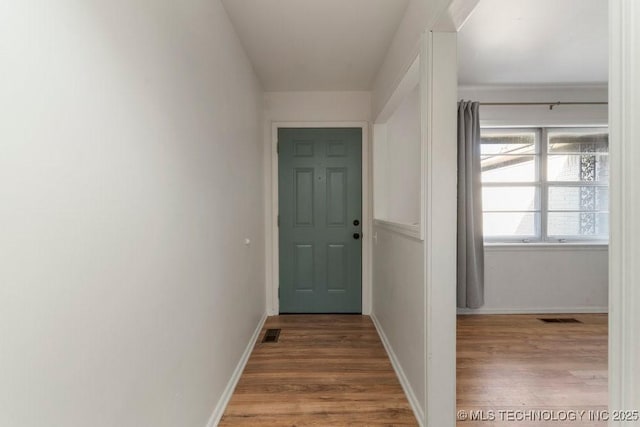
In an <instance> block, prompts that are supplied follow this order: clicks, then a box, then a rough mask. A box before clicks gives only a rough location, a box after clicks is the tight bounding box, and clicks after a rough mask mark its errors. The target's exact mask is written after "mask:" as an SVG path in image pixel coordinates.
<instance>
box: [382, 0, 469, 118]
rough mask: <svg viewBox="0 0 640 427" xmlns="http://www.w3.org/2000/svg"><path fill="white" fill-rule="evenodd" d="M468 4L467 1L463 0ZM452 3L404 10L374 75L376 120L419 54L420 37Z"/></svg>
mask: <svg viewBox="0 0 640 427" xmlns="http://www.w3.org/2000/svg"><path fill="white" fill-rule="evenodd" d="M465 1H467V2H469V1H470V0H465ZM451 3H452V0H410V1H409V4H408V5H407V10H406V11H405V13H404V17H403V18H402V21H401V23H400V25H399V27H398V30H397V31H396V34H395V36H394V38H393V41H392V42H391V45H390V46H389V50H388V51H387V54H386V56H385V59H384V61H383V62H382V65H381V66H380V69H379V70H378V73H377V75H376V78H375V81H374V85H373V92H372V110H373V117H374V118H376V117H377V116H378V114H379V113H380V111H382V108H383V107H384V106H385V104H386V103H387V101H388V100H389V98H390V97H391V95H392V93H393V92H394V91H395V89H396V87H397V86H398V84H399V83H400V81H401V80H402V78H403V77H404V75H405V73H406V72H407V70H408V69H409V67H410V66H411V64H412V63H413V61H414V60H415V58H416V56H417V55H418V52H419V51H420V35H421V34H422V33H423V32H424V31H425V30H426V29H427V28H429V27H430V25H431V24H433V23H434V22H435V20H436V18H437V17H438V16H440V15H441V14H442V13H443V12H444V11H445V10H446V9H447V7H448V6H449V5H450V4H451Z"/></svg>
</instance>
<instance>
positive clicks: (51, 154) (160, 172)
mask: <svg viewBox="0 0 640 427" xmlns="http://www.w3.org/2000/svg"><path fill="white" fill-rule="evenodd" d="M0 52H1V54H0V70H2V72H1V75H2V79H0V93H1V94H2V95H1V96H0V117H2V119H1V120H0V121H1V125H0V230H1V231H0V235H1V237H0V259H1V260H2V261H1V263H0V264H1V266H0V337H1V338H0V342H1V344H0V347H1V350H0V425H2V426H20V427H32V426H33V427H35V426H38V427H40V426H64V427H85V426H95V427H113V426H119V427H147V426H148V427H163V426H166V427H175V426H182V427H204V426H205V425H206V424H207V422H208V420H209V418H210V416H211V413H212V411H213V409H214V407H215V406H216V404H217V403H218V402H219V400H220V398H221V396H222V393H223V390H224V388H225V387H226V385H227V383H228V381H229V379H230V377H231V374H232V372H233V370H234V368H235V367H236V364H237V363H238V360H240V357H241V355H242V353H243V351H244V350H245V347H246V346H247V344H248V342H249V338H250V337H251V336H252V333H253V331H254V329H255V328H256V326H257V325H258V323H259V321H260V320H261V318H262V316H263V314H264V307H265V299H264V236H263V233H264V232H263V223H264V220H263V212H262V206H263V199H262V197H263V196H262V186H261V182H262V137H261V127H262V119H261V113H262V93H261V89H260V86H259V84H258V82H257V79H256V78H255V76H254V73H253V71H252V67H251V64H250V63H249V60H248V59H247V57H246V55H245V54H244V51H243V50H242V48H241V46H240V43H239V41H238V40H237V38H236V35H235V33H234V31H233V29H232V27H231V24H230V23H229V21H228V19H227V16H226V14H225V11H224V9H223V8H222V6H221V5H220V4H219V2H218V1H217V0H213V1H211V0H208V1H202V0H190V1H187V2H172V1H165V0H161V1H136V2H130V1H125V0H109V1H107V0H58V1H55V2H41V1H35V0H22V1H17V2H3V3H2V5H1V6H0ZM245 238H249V239H251V243H250V246H245V242H244V239H245Z"/></svg>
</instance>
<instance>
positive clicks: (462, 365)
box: [457, 314, 608, 427]
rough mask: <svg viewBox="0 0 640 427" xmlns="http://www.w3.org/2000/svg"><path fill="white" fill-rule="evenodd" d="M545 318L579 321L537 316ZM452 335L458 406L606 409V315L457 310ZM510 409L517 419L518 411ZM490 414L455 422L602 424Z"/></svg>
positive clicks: (482, 426)
mask: <svg viewBox="0 0 640 427" xmlns="http://www.w3.org/2000/svg"><path fill="white" fill-rule="evenodd" d="M544 317H572V318H576V319H578V320H580V321H582V323H557V324H554V323H543V322H541V321H539V320H537V319H538V318H544ZM457 341H458V350H457V360H458V365H457V376H458V380H457V404H458V410H467V411H469V410H477V409H481V410H485V411H489V410H493V411H496V410H508V411H516V410H517V411H523V410H524V411H528V410H530V409H545V410H547V409H548V410H555V411H560V410H572V409H575V410H587V411H589V410H594V411H596V410H604V409H606V408H607V406H606V405H607V400H608V396H607V316H606V315H603V314H580V315H577V314H570V315H482V316H480V315H471V316H466V315H465V316H458V340H457ZM512 413H513V416H519V417H520V415H518V413H519V412H512ZM505 415H506V414H505ZM556 415H557V413H556ZM547 416H548V415H547ZM561 416H562V415H560V416H558V417H557V418H559V419H561V418H560V417H561ZM486 418H490V417H485V419H486ZM496 418H497V419H496V420H495V421H485V422H473V421H468V420H467V421H465V422H462V421H458V423H457V425H458V426H461V427H476V426H477V427H489V426H507V425H511V426H518V427H529V426H535V427H542V426H552V425H553V426H584V427H587V426H588V427H592V426H593V427H595V426H598V427H600V426H602V427H604V426H606V423H605V422H591V421H588V415H585V418H584V419H583V420H582V421H574V422H562V421H550V422H546V423H545V422H528V420H525V421H520V422H514V421H513V420H512V421H504V422H502V421H501V420H502V418H501V416H500V415H499V414H498V416H497V417H496Z"/></svg>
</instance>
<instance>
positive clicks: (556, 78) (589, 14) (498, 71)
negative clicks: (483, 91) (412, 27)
mask: <svg viewBox="0 0 640 427" xmlns="http://www.w3.org/2000/svg"><path fill="white" fill-rule="evenodd" d="M607 3H608V2H607V0H481V1H480V3H479V5H478V6H477V8H476V10H475V11H474V12H473V14H472V15H471V17H470V18H469V20H468V21H467V22H466V23H465V25H464V27H463V28H462V30H461V32H460V34H459V39H458V40H459V44H458V46H459V53H458V55H459V75H458V80H459V83H460V84H461V85H518V84H520V85H562V84H606V83H607V81H608V29H607V16H608V9H607V7H608V6H607Z"/></svg>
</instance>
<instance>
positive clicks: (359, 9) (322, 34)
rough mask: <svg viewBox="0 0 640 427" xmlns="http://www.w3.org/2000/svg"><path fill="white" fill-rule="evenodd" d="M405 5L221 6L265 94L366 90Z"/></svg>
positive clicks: (392, 1)
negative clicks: (269, 92)
mask: <svg viewBox="0 0 640 427" xmlns="http://www.w3.org/2000/svg"><path fill="white" fill-rule="evenodd" d="M408 1H409V0H222V2H223V4H224V6H225V9H226V10H227V13H228V14H229V18H230V19H231V22H232V23H233V25H234V27H235V29H236V32H237V33H238V36H239V37H240V40H241V42H242V44H243V45H244V48H245V50H246V51H247V54H248V55H249V57H250V58H251V61H252V63H253V66H254V69H255V71H256V74H257V75H258V78H259V79H260V81H261V83H262V85H263V88H264V90H266V91H303V90H318V91H324V90H370V89H371V86H372V84H373V80H374V78H375V75H376V73H377V71H378V69H379V68H380V66H381V64H382V61H383V60H384V56H385V54H386V52H387V49H388V48H389V45H390V44H391V41H392V39H393V36H394V34H395V32H396V29H397V27H398V25H399V24H400V21H401V20H402V17H403V15H404V12H405V9H406V7H407V3H408Z"/></svg>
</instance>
